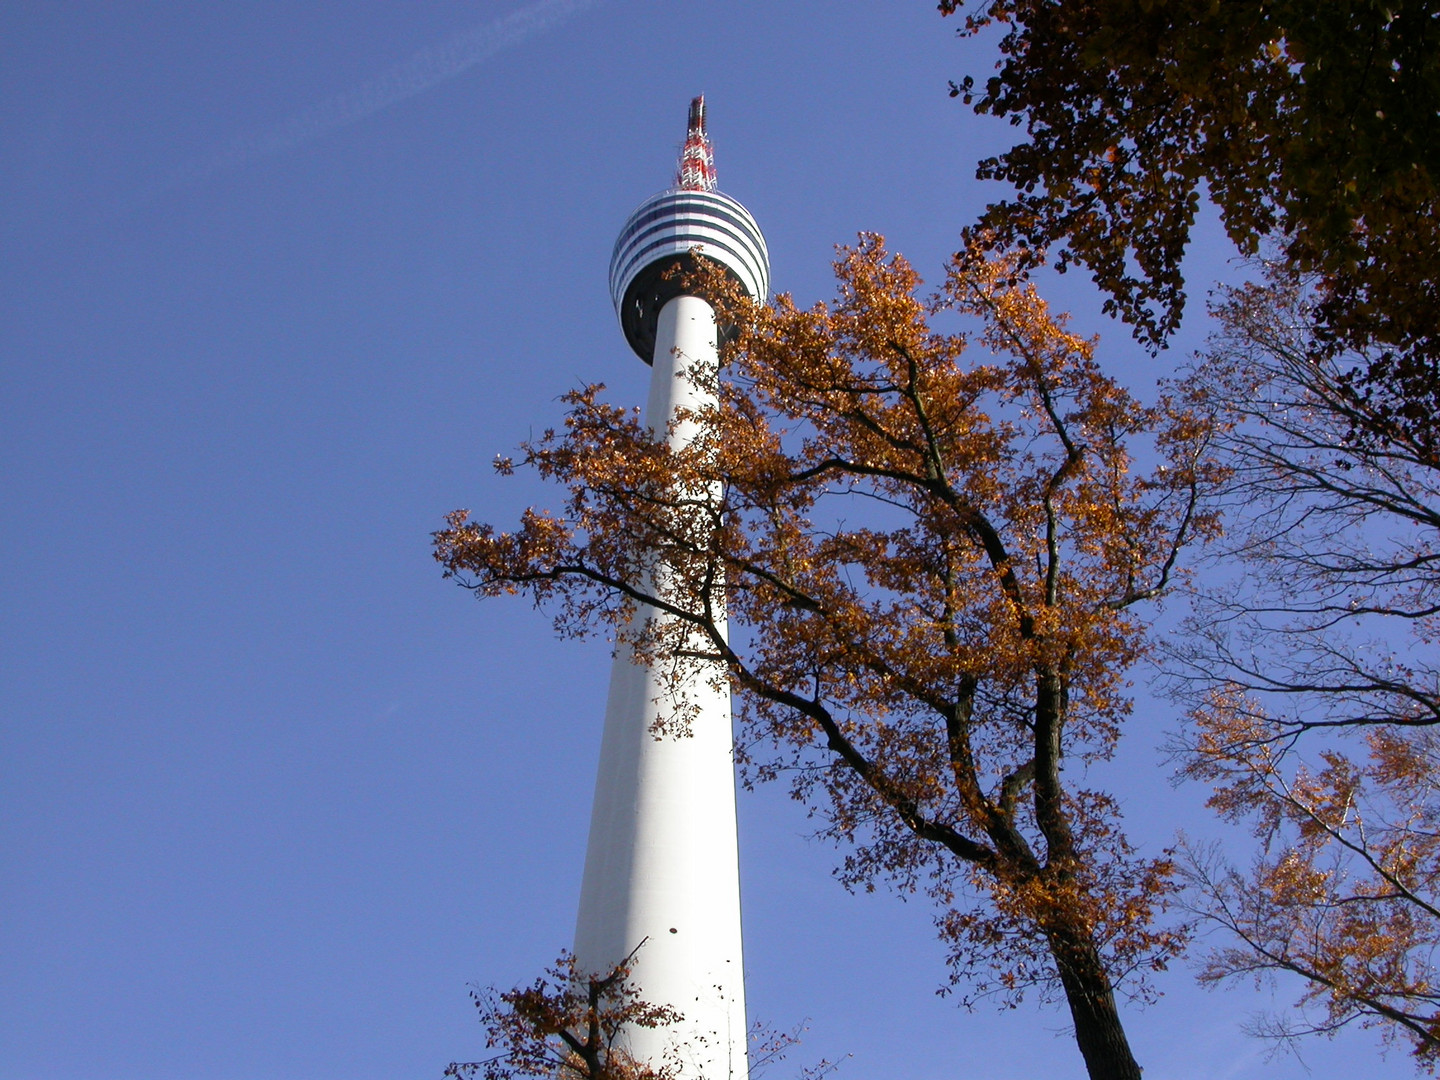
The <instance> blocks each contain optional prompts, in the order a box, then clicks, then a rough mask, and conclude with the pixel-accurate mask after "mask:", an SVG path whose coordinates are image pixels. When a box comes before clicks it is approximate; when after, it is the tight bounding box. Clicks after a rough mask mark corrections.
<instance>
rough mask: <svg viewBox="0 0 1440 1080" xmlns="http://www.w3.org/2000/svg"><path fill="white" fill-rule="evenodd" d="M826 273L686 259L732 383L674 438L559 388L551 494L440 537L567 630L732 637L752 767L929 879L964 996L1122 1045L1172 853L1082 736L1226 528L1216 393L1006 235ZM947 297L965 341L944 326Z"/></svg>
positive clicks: (725, 653) (693, 649) (540, 464)
mask: <svg viewBox="0 0 1440 1080" xmlns="http://www.w3.org/2000/svg"><path fill="white" fill-rule="evenodd" d="M836 273H837V277H838V279H839V286H840V288H839V295H838V297H837V298H836V300H835V301H834V302H833V303H832V304H828V305H827V304H820V305H816V306H815V307H813V308H810V309H808V310H803V309H800V308H798V307H796V305H795V304H794V303H793V302H792V301H791V300H790V299H789V298H788V297H785V296H781V297H779V298H778V299H777V300H776V301H775V302H774V303H773V304H772V305H768V306H760V307H756V306H752V305H748V304H747V303H745V302H743V301H742V300H740V299H739V298H738V297H737V296H736V295H735V294H734V293H733V291H732V292H730V293H729V294H727V293H726V292H725V288H724V283H723V282H721V281H720V280H718V279H715V278H712V279H711V280H710V281H708V282H706V283H704V287H705V288H708V289H709V290H711V295H712V296H713V297H714V299H715V302H716V303H717V304H718V305H720V307H721V309H722V318H723V319H724V320H725V321H727V322H730V323H733V324H734V325H736V326H738V327H739V328H740V332H739V337H738V340H737V341H736V343H735V344H734V345H732V346H731V347H730V349H729V352H728V356H729V366H728V368H727V370H726V372H725V377H724V379H723V381H722V382H721V383H720V384H719V385H718V386H716V387H715V392H716V395H717V401H718V404H717V405H716V406H714V407H713V408H706V409H704V410H702V411H701V413H700V414H699V415H695V416H684V417H681V418H679V419H678V420H677V422H681V421H684V422H686V423H694V422H696V421H698V422H699V427H700V430H701V434H700V435H699V436H697V438H696V439H695V440H693V442H691V443H689V444H688V445H686V446H684V447H682V448H680V449H674V448H671V447H669V446H668V445H667V444H666V443H665V441H664V439H663V438H657V437H656V436H655V435H654V434H653V433H651V432H650V431H649V430H648V429H647V428H646V427H645V426H644V425H643V424H642V423H641V422H640V420H639V418H638V416H637V415H636V414H634V413H632V412H630V411H628V410H625V409H621V408H618V407H615V406H612V405H608V404H605V403H604V402H603V401H602V400H601V398H600V390H599V388H597V387H589V388H586V389H584V390H580V391H576V392H574V393H573V394H571V395H570V396H569V399H568V400H569V403H570V412H569V415H568V416H567V418H566V421H565V427H564V429H563V430H562V431H551V432H547V433H545V435H544V436H543V437H542V438H540V439H539V440H537V441H535V442H532V443H530V444H529V445H527V446H525V447H524V449H523V457H522V459H521V462H520V464H521V465H523V466H528V467H530V468H533V469H535V470H537V471H538V472H539V473H540V474H541V475H542V476H544V477H547V478H549V479H551V480H553V481H555V482H557V483H558V484H560V485H561V486H563V487H564V488H565V489H566V491H567V493H568V494H567V498H566V501H565V504H564V508H563V511H562V512H560V513H558V514H549V513H542V512H540V511H534V510H532V511H528V512H527V513H526V515H525V517H524V519H523V521H522V523H521V525H520V527H519V528H518V529H517V530H515V531H513V532H499V531H496V530H495V529H494V528H493V527H492V526H490V525H488V524H483V523H476V522H471V521H470V520H469V519H468V516H467V515H466V514H464V513H456V514H455V515H452V517H451V520H450V526H449V528H447V529H445V530H443V531H441V532H440V533H438V534H437V535H436V557H437V558H438V559H439V560H440V561H441V562H442V564H443V565H444V566H445V568H446V570H447V572H448V573H450V574H453V575H455V576H457V577H458V578H460V580H461V581H462V582H463V583H465V584H466V585H468V586H469V587H470V588H472V589H473V590H474V591H475V592H476V593H477V594H478V595H479V596H481V597H488V596H497V595H502V594H506V593H525V594H528V595H530V596H531V597H532V598H533V599H534V600H535V601H536V602H537V603H541V604H544V605H546V606H547V607H549V608H550V609H551V610H552V611H553V612H554V614H555V618H556V622H557V625H558V627H559V629H560V630H561V631H562V632H565V633H588V632H594V631H595V630H596V628H597V626H606V625H608V626H609V627H610V628H611V630H612V631H613V633H614V634H616V635H617V636H618V637H620V638H622V639H625V640H628V641H629V642H631V643H632V644H633V645H634V647H635V649H636V652H637V654H638V655H640V656H641V657H645V658H649V659H651V660H652V661H654V662H655V663H657V664H658V665H660V666H663V667H667V668H671V669H676V666H677V665H683V664H685V663H687V662H689V663H702V662H713V660H716V659H718V660H720V661H723V663H724V664H725V666H726V668H727V670H728V674H729V678H730V680H731V682H732V685H733V686H734V688H735V690H736V691H737V693H738V699H739V704H740V747H741V757H742V764H743V765H744V767H745V769H746V775H747V778H748V779H749V780H751V781H755V780H776V779H784V780H788V781H789V782H790V783H791V785H792V791H793V793H794V794H795V796H796V797H797V798H799V799H802V800H803V801H805V802H806V803H807V804H808V805H809V806H811V807H812V808H813V809H814V810H815V811H816V812H817V814H818V815H820V817H821V820H822V821H823V822H824V826H823V831H824V833H825V834H827V835H828V836H830V837H832V838H833V839H835V840H836V841H837V842H838V843H840V844H842V845H844V846H845V847H847V848H848V854H847V855H846V856H845V860H844V863H843V865H842V867H841V869H840V876H841V879H842V880H843V881H844V882H845V883H846V884H848V885H852V886H860V887H870V886H872V885H874V884H875V883H878V882H888V883H889V884H891V885H893V886H894V887H897V888H899V889H901V890H904V891H923V892H925V893H928V894H929V895H930V896H931V898H932V899H933V900H934V902H935V903H936V905H937V908H938V914H937V924H938V926H939V928H940V931H941V935H942V937H943V939H944V940H945V941H946V943H947V945H948V947H949V950H950V958H951V961H952V963H953V964H954V965H955V978H956V983H957V985H959V986H961V987H962V988H963V990H964V994H965V997H966V999H967V1000H974V999H976V998H979V997H984V996H990V995H993V996H997V997H999V998H1000V999H1001V1000H1002V1001H1004V1002H1008V1003H1011V1004H1013V1003H1015V1002H1017V1001H1018V1000H1019V999H1020V998H1021V997H1022V996H1024V995H1025V994H1026V993H1027V992H1031V991H1039V992H1041V993H1042V994H1053V995H1054V996H1055V997H1057V998H1059V999H1062V1000H1064V1001H1065V1002H1066V1003H1067V1004H1068V1006H1069V1009H1070V1014H1071V1017H1072V1019H1073V1021H1074V1024H1075V1032H1076V1039H1077V1042H1078V1044H1079V1047H1080V1050H1081V1052H1082V1054H1083V1056H1084V1058H1085V1061H1086V1064H1087V1067H1088V1068H1089V1071H1090V1075H1091V1076H1092V1077H1097V1078H1098V1077H1107V1078H1119V1077H1128V1078H1138V1076H1139V1067H1138V1065H1136V1063H1135V1061H1134V1059H1133V1057H1132V1055H1131V1053H1130V1049H1129V1046H1128V1043H1127V1040H1126V1038H1125V1033H1124V1030H1123V1026H1122V1024H1121V1022H1120V1017H1119V1013H1118V1010H1117V1006H1116V1001H1115V992H1116V989H1117V987H1128V988H1129V989H1131V990H1132V991H1134V992H1139V993H1143V992H1144V976H1145V974H1146V973H1147V972H1150V971H1153V970H1156V969H1159V968H1162V967H1164V966H1165V964H1166V963H1167V961H1168V960H1169V959H1170V958H1171V957H1173V956H1174V955H1175V953H1176V952H1177V951H1178V949H1179V948H1180V946H1181V944H1182V940H1183V934H1182V933H1181V932H1180V931H1179V930H1178V929H1177V928H1176V927H1174V926H1170V925H1167V924H1166V923H1165V921H1164V920H1163V919H1160V918H1159V916H1160V913H1161V911H1162V910H1163V907H1164V903H1165V898H1166V896H1167V894H1168V892H1169V891H1170V888H1171V879H1172V874H1173V869H1174V868H1173V865H1172V863H1171V861H1170V859H1169V858H1168V857H1167V856H1166V855H1163V854H1161V855H1158V856H1151V857H1142V856H1141V855H1139V854H1138V853H1136V852H1135V851H1134V850H1132V848H1131V846H1130V845H1129V844H1128V842H1127V841H1126V839H1125V836H1124V833H1123V830H1122V828H1121V823H1120V820H1119V813H1118V808H1117V806H1116V805H1115V802H1114V800H1113V798H1112V797H1111V796H1110V795H1109V794H1108V793H1107V792H1105V791H1104V790H1099V789H1096V788H1087V787H1085V786H1084V785H1083V784H1082V783H1079V782H1077V781H1076V779H1075V777H1074V776H1073V774H1067V764H1070V765H1075V764H1079V763H1084V762H1092V761H1095V760H1101V759H1104V758H1107V757H1108V756H1109V755H1110V754H1111V753H1112V752H1113V750H1114V748H1115V745H1116V742H1117V740H1118V739H1119V737H1120V734H1121V730H1122V728H1123V726H1124V723H1125V720H1126V717H1127V715H1128V713H1129V710H1130V700H1129V698H1128V696H1127V693H1126V682H1125V671H1126V669H1127V668H1128V667H1129V666H1130V665H1131V664H1132V663H1133V662H1134V661H1135V660H1136V659H1137V657H1139V656H1140V655H1142V654H1143V653H1145V651H1146V650H1147V649H1148V648H1149V645H1148V642H1147V638H1146V633H1145V622H1144V620H1143V618H1141V617H1140V615H1139V613H1138V612H1139V608H1140V605H1142V604H1144V603H1145V602H1146V601H1148V600H1151V599H1153V598H1154V597H1155V596H1157V595H1159V594H1160V593H1161V592H1163V591H1164V590H1165V589H1166V588H1167V587H1168V586H1169V585H1170V584H1171V582H1172V581H1173V580H1174V575H1175V566H1176V560H1177V557H1178V554H1179V552H1180V549H1181V548H1182V547H1183V546H1184V545H1185V544H1187V543H1189V542H1191V541H1192V540H1194V539H1196V538H1197V537H1199V536H1203V535H1205V534H1207V533H1209V532H1210V531H1211V530H1212V529H1213V526H1214V521H1213V518H1212V516H1211V515H1210V514H1209V512H1208V511H1207V510H1206V509H1205V508H1204V504H1203V503H1204V496H1205V493H1206V491H1207V490H1209V489H1210V487H1211V486H1213V484H1214V482H1215V480H1216V475H1215V474H1214V473H1213V471H1212V470H1210V468H1209V466H1208V465H1207V462H1206V459H1205V447H1206V444H1207V439H1208V428H1207V425H1206V423H1205V421H1204V418H1203V417H1202V416H1199V415H1197V414H1195V413H1193V412H1190V411H1187V410H1185V409H1183V408H1180V407H1178V406H1177V405H1176V404H1175V403H1174V402H1172V401H1169V400H1163V401H1161V402H1160V403H1159V404H1157V405H1155V406H1144V405H1142V404H1140V403H1139V402H1137V401H1136V400H1135V399H1133V398H1132V397H1131V396H1130V395H1129V394H1128V393H1127V392H1126V391H1125V390H1124V389H1123V388H1122V387H1120V386H1119V385H1117V384H1116V383H1115V382H1114V381H1113V380H1111V379H1109V378H1108V377H1106V376H1105V374H1104V373H1103V372H1102V371H1101V370H1100V368H1099V366H1098V365H1097V363H1096V361H1095V359H1094V355H1093V351H1094V342H1092V341H1087V340H1085V339H1083V338H1080V337H1078V336H1076V335H1075V334H1073V333H1071V332H1070V331H1068V330H1067V329H1066V328H1065V324H1064V319H1063V318H1061V317H1056V316H1052V315H1051V314H1050V312H1049V311H1048V309H1047V308H1046V305H1045V304H1044V302H1043V301H1042V300H1041V299H1040V297H1039V296H1038V295H1037V294H1036V293H1035V291H1034V289H1033V288H1032V287H1029V286H1027V285H1026V284H1024V283H1023V282H1021V281H1019V280H1018V278H1017V272H1016V267H1015V266H1014V265H1013V263H1011V262H1009V261H1006V260H1004V259H996V258H990V259H987V258H984V257H981V256H980V255H979V254H978V253H977V252H974V251H971V252H967V253H966V254H965V255H963V256H960V257H957V258H956V260H955V261H954V262H953V264H952V265H951V266H950V268H949V273H948V276H947V279H946V282H945V285H944V287H943V289H942V290H940V292H939V293H938V294H937V295H935V296H934V297H932V298H929V299H926V298H925V297H923V296H921V295H919V288H920V281H919V278H918V276H917V275H916V274H915V272H914V271H913V270H912V269H911V267H910V266H909V265H908V264H907V263H906V262H905V260H903V259H902V258H900V257H898V256H892V255H891V254H890V253H889V252H887V251H886V250H885V248H884V245H883V243H882V242H881V240H880V239H879V238H878V237H874V236H868V237H863V238H862V241H861V243H860V244H859V245H858V246H857V247H855V248H853V249H847V250H844V251H842V254H841V258H840V260H839V261H838V263H837V264H836ZM962 317H963V318H964V319H968V320H974V321H975V322H976V323H978V333H977V334H976V335H975V337H976V341H975V343H974V344H973V345H972V344H971V341H970V340H969V339H968V338H967V337H966V336H965V335H964V334H962V333H955V332H949V333H947V332H942V331H941V330H938V329H936V328H934V326H933V325H932V321H936V320H956V319H959V318H962ZM977 346H978V347H977ZM977 354H978V355H977ZM686 377H690V378H696V379H706V380H710V381H712V382H713V380H715V378H716V376H715V373H713V372H710V373H706V372H703V371H694V372H687V375H686ZM1140 447H1144V448H1146V450H1147V452H1148V453H1149V454H1150V455H1151V456H1152V459H1153V460H1155V461H1156V462H1157V464H1156V465H1155V467H1154V468H1152V469H1150V470H1149V471H1142V470H1138V469H1136V468H1135V466H1134V461H1133V457H1132V454H1133V453H1134V452H1135V450H1136V449H1138V448H1140ZM515 467H517V465H516V463H512V462H510V461H508V460H507V461H502V462H500V468H501V470H502V471H509V470H510V469H512V468H515ZM717 481H719V482H720V483H719V484H717ZM641 605H646V606H648V608H649V609H650V610H653V611H654V612H656V613H657V614H656V616H655V617H650V618H640V617H636V616H637V612H639V611H640V610H641ZM727 623H728V624H729V625H730V626H731V627H734V628H735V631H736V632H735V633H734V634H733V635H731V634H727V629H726V627H727ZM657 734H659V735H664V736H667V737H683V734H684V733H683V731H663V732H657Z"/></svg>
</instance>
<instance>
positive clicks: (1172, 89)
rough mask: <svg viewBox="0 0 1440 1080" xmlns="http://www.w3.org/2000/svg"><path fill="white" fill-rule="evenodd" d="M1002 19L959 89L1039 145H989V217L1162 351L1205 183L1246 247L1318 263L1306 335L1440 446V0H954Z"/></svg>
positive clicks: (1309, 268) (985, 165)
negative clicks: (995, 40)
mask: <svg viewBox="0 0 1440 1080" xmlns="http://www.w3.org/2000/svg"><path fill="white" fill-rule="evenodd" d="M939 6H940V10H941V11H942V12H943V13H945V14H947V15H949V14H955V13H957V12H960V13H963V15H964V23H963V26H962V28H961V33H962V34H974V33H978V32H981V31H982V30H984V29H985V28H987V27H991V26H998V27H1000V28H1001V37H1000V43H999V48H1000V53H1001V60H1000V61H999V62H998V63H997V65H996V71H995V74H993V75H992V76H990V77H988V78H982V79H981V80H979V82H977V81H976V80H975V78H974V77H973V76H967V77H966V78H964V79H963V80H962V81H960V82H958V83H956V84H954V85H953V86H952V91H953V93H954V94H955V95H957V96H960V97H963V98H964V100H965V101H966V102H967V103H970V104H972V105H973V106H974V108H975V110H976V111H977V112H979V113H983V114H988V115H993V116H996V117H1003V118H1006V119H1008V120H1009V121H1010V122H1011V123H1012V124H1015V125H1018V126H1023V127H1024V130H1025V133H1026V136H1027V137H1026V139H1025V140H1024V141H1022V142H1019V143H1017V144H1016V145H1015V146H1013V147H1012V148H1010V149H1009V150H1007V151H1006V152H1004V153H1003V154H1000V155H997V156H996V157H993V158H989V159H987V160H985V161H982V162H981V163H980V165H979V171H978V175H979V176H981V177H982V178H989V179H994V180H1000V181H1004V182H1006V183H1008V184H1010V185H1012V186H1013V187H1014V188H1015V189H1016V194H1015V196H1014V197H1013V198H1011V199H1008V200H1003V201H1000V202H997V203H996V204H994V205H992V206H991V207H990V208H989V209H988V211H987V212H986V213H985V215H984V217H983V222H982V225H983V227H984V228H986V229H990V230H993V231H994V234H995V235H996V237H997V239H998V240H999V241H1000V242H1001V243H1006V244H1014V243H1023V244H1025V245H1028V247H1029V248H1030V249H1031V250H1032V252H1034V253H1035V255H1034V257H1035V258H1037V259H1038V258H1043V257H1044V254H1043V253H1044V252H1045V251H1047V250H1050V251H1051V252H1053V253H1054V254H1055V255H1056V259H1057V264H1058V265H1059V266H1060V267H1061V268H1062V269H1063V268H1064V267H1066V266H1069V265H1075V264H1082V265H1084V266H1085V267H1086V268H1088V269H1089V271H1090V272H1091V274H1092V275H1093V277H1094V280H1095V281H1096V283H1097V284H1098V285H1099V286H1100V288H1101V289H1102V290H1103V291H1104V292H1106V293H1107V294H1108V295H1109V300H1108V301H1107V306H1108V308H1109V310H1111V311H1112V312H1115V313H1117V314H1119V315H1120V316H1121V317H1123V318H1124V319H1125V320H1126V321H1128V322H1130V323H1132V324H1134V326H1135V327H1136V329H1137V332H1138V333H1139V334H1140V335H1141V336H1143V337H1144V338H1146V339H1147V340H1149V341H1150V342H1151V343H1152V344H1155V345H1159V344H1161V343H1163V342H1164V340H1165V339H1166V338H1167V337H1168V336H1169V334H1170V333H1171V332H1172V331H1173V330H1174V329H1175V327H1176V326H1177V325H1178V323H1179V320H1180V316H1181V312H1182V309H1183V306H1184V302H1185V292H1184V280H1183V277H1182V272H1181V264H1182V260H1183V258H1184V255H1185V252H1186V249H1187V247H1188V246H1189V243H1190V231H1191V228H1192V227H1193V225H1194V223H1195V217H1196V214H1197V213H1198V211H1199V207H1200V200H1201V197H1202V195H1207V196H1208V197H1209V198H1210V199H1211V200H1212V201H1213V202H1214V203H1215V205H1216V206H1217V207H1218V209H1219V213H1220V218H1221V220H1222V222H1223V223H1224V227H1225V229H1226V231H1227V233H1228V234H1229V236H1230V238H1231V240H1233V241H1234V243H1235V244H1236V245H1237V247H1238V248H1239V250H1240V251H1241V252H1242V253H1243V254H1246V255H1253V254H1255V253H1257V251H1259V250H1260V246H1261V244H1262V241H1264V240H1265V238H1267V237H1271V238H1274V239H1275V240H1276V241H1277V242H1278V243H1280V244H1281V245H1283V248H1284V256H1285V258H1286V259H1287V260H1288V262H1289V263H1290V265H1291V267H1292V268H1293V269H1295V270H1297V271H1300V272H1306V273H1314V274H1316V275H1318V283H1317V284H1318V295H1317V305H1316V308H1315V312H1314V315H1315V330H1316V333H1315V335H1314V336H1313V337H1312V339H1311V341H1310V347H1311V348H1312V349H1313V350H1314V351H1316V352H1317V353H1320V354H1323V355H1324V356H1327V357H1329V358H1331V359H1334V358H1336V357H1341V356H1347V355H1348V356H1350V357H1351V358H1352V359H1360V357H1359V356H1357V355H1356V354H1355V353H1351V352H1349V351H1348V350H1360V351H1361V352H1363V353H1364V356H1363V360H1364V365H1365V366H1364V367H1363V368H1360V369H1359V370H1358V371H1357V372H1356V377H1357V378H1358V380H1359V382H1360V384H1361V387H1362V389H1363V391H1364V392H1365V393H1366V395H1367V396H1368V399H1369V403H1368V407H1369V408H1370V409H1372V410H1374V411H1375V412H1376V413H1379V414H1385V415H1386V418H1387V420H1388V421H1389V422H1390V423H1391V424H1398V425H1402V426H1407V427H1408V428H1409V429H1410V430H1411V437H1412V438H1415V439H1417V440H1419V441H1421V442H1423V443H1425V444H1426V446H1427V449H1428V452H1429V453H1431V454H1432V455H1433V454H1435V453H1436V452H1437V451H1440V426H1437V425H1436V423H1435V417H1436V416H1437V415H1440V332H1437V323H1436V312H1437V311H1440V214H1437V209H1440V205H1437V187H1436V185H1437V184H1440V3H1437V0H1386V2H1384V3H1380V2H1377V0H1327V2H1326V3H1314V2H1313V0H1225V2H1224V3H1220V2H1217V0H1081V2H1078V3H1077V2H1071V0H1066V2H1065V3H1063V4H1062V3H1058V2H1056V0H968V2H967V0H942V2H941V3H940V5H939Z"/></svg>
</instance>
